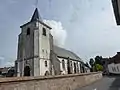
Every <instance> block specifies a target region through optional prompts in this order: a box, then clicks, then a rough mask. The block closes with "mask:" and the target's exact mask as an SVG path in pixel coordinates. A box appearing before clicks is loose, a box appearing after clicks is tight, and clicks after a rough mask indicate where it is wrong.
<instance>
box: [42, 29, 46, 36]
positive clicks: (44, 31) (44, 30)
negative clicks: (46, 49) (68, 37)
mask: <svg viewBox="0 0 120 90" xmlns="http://www.w3.org/2000/svg"><path fill="white" fill-rule="evenodd" d="M43 35H44V36H46V29H45V28H43Z"/></svg>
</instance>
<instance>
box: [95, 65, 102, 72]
mask: <svg viewBox="0 0 120 90" xmlns="http://www.w3.org/2000/svg"><path fill="white" fill-rule="evenodd" d="M93 70H94V71H103V66H102V65H100V64H95V65H94V66H93Z"/></svg>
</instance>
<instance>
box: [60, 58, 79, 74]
mask: <svg viewBox="0 0 120 90" xmlns="http://www.w3.org/2000/svg"><path fill="white" fill-rule="evenodd" d="M58 59H59V61H60V70H61V74H68V68H67V61H68V59H65V58H58ZM62 60H64V61H65V69H63V66H62ZM70 61H72V67H73V68H72V73H75V72H74V63H76V69H77V64H78V72H76V73H81V71H80V63H81V62H78V61H73V60H70Z"/></svg>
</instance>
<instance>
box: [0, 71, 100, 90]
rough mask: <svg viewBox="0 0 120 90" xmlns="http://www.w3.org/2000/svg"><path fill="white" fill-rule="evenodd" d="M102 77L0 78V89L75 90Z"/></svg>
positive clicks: (79, 75)
mask: <svg viewBox="0 0 120 90" xmlns="http://www.w3.org/2000/svg"><path fill="white" fill-rule="evenodd" d="M101 78H102V73H86V74H74V75H73V74H71V75H59V76H47V77H14V78H0V90H75V89H77V88H79V87H82V86H85V85H88V84H90V83H92V82H95V81H97V80H99V79H101Z"/></svg>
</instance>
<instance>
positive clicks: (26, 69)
mask: <svg viewBox="0 0 120 90" xmlns="http://www.w3.org/2000/svg"><path fill="white" fill-rule="evenodd" d="M24 76H30V67H29V66H26V67H25V68H24Z"/></svg>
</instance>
